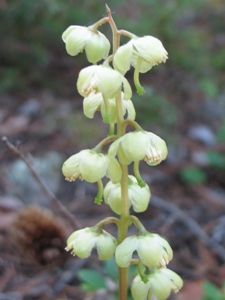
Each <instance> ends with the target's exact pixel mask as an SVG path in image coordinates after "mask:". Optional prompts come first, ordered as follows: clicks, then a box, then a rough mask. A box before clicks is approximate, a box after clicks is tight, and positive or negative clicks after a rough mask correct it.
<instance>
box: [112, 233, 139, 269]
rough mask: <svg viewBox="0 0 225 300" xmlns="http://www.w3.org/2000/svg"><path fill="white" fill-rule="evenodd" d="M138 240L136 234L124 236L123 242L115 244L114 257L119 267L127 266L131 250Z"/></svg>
mask: <svg viewBox="0 0 225 300" xmlns="http://www.w3.org/2000/svg"><path fill="white" fill-rule="evenodd" d="M137 245H138V240H137V237H136V236H130V237H127V238H125V240H123V242H122V243H121V244H120V245H119V246H117V248H116V253H115V259H116V263H117V265H118V266H119V267H121V268H126V267H128V266H129V264H130V261H131V258H132V255H133V252H134V251H135V250H136V249H137Z"/></svg>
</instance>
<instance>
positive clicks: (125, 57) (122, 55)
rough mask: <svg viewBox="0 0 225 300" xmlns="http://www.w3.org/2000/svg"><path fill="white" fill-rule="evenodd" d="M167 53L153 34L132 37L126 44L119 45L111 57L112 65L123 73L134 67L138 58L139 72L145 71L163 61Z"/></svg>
mask: <svg viewBox="0 0 225 300" xmlns="http://www.w3.org/2000/svg"><path fill="white" fill-rule="evenodd" d="M167 55H168V53H167V51H166V50H165V48H164V47H163V44H162V42H161V41H160V40H158V39H157V38H155V37H153V36H150V35H148V36H144V37H140V38H139V37H136V38H132V39H131V40H130V41H129V42H128V43H127V44H125V45H123V46H120V47H119V48H118V50H117V51H116V53H115V55H114V58H113V65H114V68H115V69H116V70H118V71H119V72H120V73H121V74H123V75H124V74H125V73H126V72H127V71H128V70H130V67H131V66H133V67H134V68H135V67H136V65H137V61H138V59H139V60H140V69H139V71H140V72H141V73H146V72H147V71H149V70H150V69H151V68H152V67H153V66H154V65H157V64H159V63H161V62H165V61H166V59H167V58H168V56H167Z"/></svg>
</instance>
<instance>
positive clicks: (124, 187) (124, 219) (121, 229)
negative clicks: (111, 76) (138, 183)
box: [106, 5, 130, 300]
mask: <svg viewBox="0 0 225 300" xmlns="http://www.w3.org/2000/svg"><path fill="white" fill-rule="evenodd" d="M106 10H107V13H108V19H109V21H108V22H109V24H110V26H111V29H112V34H113V55H114V54H115V52H116V50H117V49H118V48H119V46H120V33H119V31H118V29H117V27H116V24H115V22H114V20H113V18H112V15H111V11H110V9H109V7H108V6H107V5H106ZM116 109H117V137H118V138H119V137H121V136H123V135H124V134H125V129H126V128H125V126H123V123H124V117H123V107H122V99H121V92H120V93H118V95H117V97H116ZM120 166H121V169H122V179H121V182H120V185H121V199H122V210H121V216H120V221H119V224H118V244H120V243H122V241H123V240H124V239H125V238H126V237H127V231H128V226H129V222H130V211H129V202H128V166H127V165H122V164H120ZM128 270H129V267H128V268H119V300H127V287H128Z"/></svg>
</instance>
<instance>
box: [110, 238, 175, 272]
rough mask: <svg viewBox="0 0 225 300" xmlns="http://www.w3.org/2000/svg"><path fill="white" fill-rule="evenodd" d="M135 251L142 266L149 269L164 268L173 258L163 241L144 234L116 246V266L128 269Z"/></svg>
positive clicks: (167, 244) (168, 247)
mask: <svg viewBox="0 0 225 300" xmlns="http://www.w3.org/2000/svg"><path fill="white" fill-rule="evenodd" d="M135 251H136V252H137V255H138V257H139V259H140V260H141V262H142V263H143V265H145V266H147V267H150V268H153V267H164V266H166V265H167V264H168V263H169V261H170V260H171V259H172V258H173V251H172V249H171V247H170V245H169V243H168V242H167V241H166V240H165V239H163V238H162V237H161V236H159V235H158V234H152V233H149V232H146V233H145V234H144V235H141V234H139V235H132V236H129V237H127V238H125V239H124V240H123V242H122V243H121V244H119V245H118V247H117V248H116V254H115V258H116V263H117V265H118V266H119V267H121V268H126V267H128V266H129V265H130V261H131V259H132V257H133V253H134V252H135Z"/></svg>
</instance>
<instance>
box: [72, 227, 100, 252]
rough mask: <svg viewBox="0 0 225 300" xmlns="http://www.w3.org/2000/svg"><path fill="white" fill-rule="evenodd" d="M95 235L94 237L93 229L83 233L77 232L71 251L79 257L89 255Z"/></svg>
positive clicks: (94, 243) (94, 242) (93, 245)
mask: <svg viewBox="0 0 225 300" xmlns="http://www.w3.org/2000/svg"><path fill="white" fill-rule="evenodd" d="M96 241H97V236H96V237H94V233H93V231H90V232H88V231H86V232H85V234H84V233H83V234H82V233H81V234H79V235H78V236H77V237H76V239H75V241H74V246H73V252H74V254H76V255H77V256H78V257H80V258H87V257H89V256H90V255H91V251H92V249H93V248H94V247H95V245H96Z"/></svg>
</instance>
